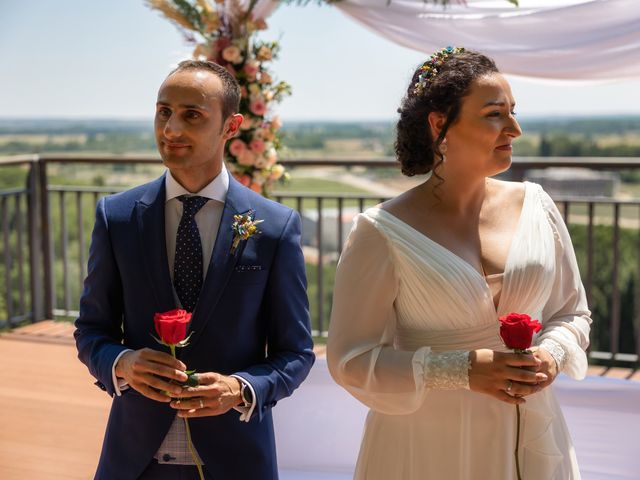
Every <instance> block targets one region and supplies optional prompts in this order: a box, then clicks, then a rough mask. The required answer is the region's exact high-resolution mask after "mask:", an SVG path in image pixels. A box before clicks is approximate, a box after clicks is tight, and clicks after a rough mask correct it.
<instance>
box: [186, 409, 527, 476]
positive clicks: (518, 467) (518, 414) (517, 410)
mask: <svg viewBox="0 0 640 480" xmlns="http://www.w3.org/2000/svg"><path fill="white" fill-rule="evenodd" d="M516 418H517V421H518V424H517V428H516V451H515V455H516V473H517V474H518V480H522V476H521V475H520V459H519V458H518V447H519V446H520V445H519V444H520V405H516ZM185 420H186V418H185Z"/></svg>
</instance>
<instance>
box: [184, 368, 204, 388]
mask: <svg viewBox="0 0 640 480" xmlns="http://www.w3.org/2000/svg"><path fill="white" fill-rule="evenodd" d="M184 373H186V374H187V376H188V377H189V378H187V381H186V382H183V383H182V386H183V387H184V388H186V387H197V386H198V385H200V384H199V383H198V377H196V371H195V370H187V371H186V372H184Z"/></svg>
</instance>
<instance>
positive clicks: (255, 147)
mask: <svg viewBox="0 0 640 480" xmlns="http://www.w3.org/2000/svg"><path fill="white" fill-rule="evenodd" d="M249 148H251V150H252V151H253V152H255V153H257V154H260V153H262V152H264V149H265V145H264V142H263V141H262V140H260V139H259V138H256V139H254V140H251V143H250V144H249Z"/></svg>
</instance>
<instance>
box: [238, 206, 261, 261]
mask: <svg viewBox="0 0 640 480" xmlns="http://www.w3.org/2000/svg"><path fill="white" fill-rule="evenodd" d="M253 214H254V211H253V210H249V211H248V212H247V213H240V214H237V215H234V216H233V220H234V222H233V225H231V230H232V231H233V243H232V244H231V254H232V255H233V254H234V252H235V251H236V249H237V248H238V245H240V242H243V241H245V240H249V239H250V238H251V237H253V236H254V235H255V234H256V233H260V231H259V230H258V227H257V225H258V224H259V223H262V222H264V220H255V219H254V218H253Z"/></svg>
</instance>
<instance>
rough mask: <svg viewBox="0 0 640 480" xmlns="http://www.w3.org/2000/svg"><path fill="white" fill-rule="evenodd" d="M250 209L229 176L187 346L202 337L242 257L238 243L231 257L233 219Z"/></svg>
mask: <svg viewBox="0 0 640 480" xmlns="http://www.w3.org/2000/svg"><path fill="white" fill-rule="evenodd" d="M250 208H251V205H250V203H249V198H248V196H247V192H246V190H245V189H244V187H242V186H241V185H240V183H238V182H237V181H236V180H235V179H234V178H233V176H232V175H230V174H229V190H228V192H227V198H226V201H225V204H224V209H223V211H222V219H221V220H220V226H219V227H218V235H217V237H216V242H215V245H214V247H213V253H212V254H211V261H210V262H209V267H208V269H207V275H206V277H205V280H204V284H203V285H202V290H201V291H200V297H199V298H198V304H197V305H196V309H195V311H194V313H193V318H192V320H191V330H192V331H193V332H194V335H193V338H192V340H191V342H190V346H193V345H195V343H196V342H197V341H198V340H199V339H200V337H201V336H200V335H198V333H200V332H203V331H204V330H205V327H206V325H207V323H208V322H209V320H211V318H213V314H212V312H213V311H214V309H215V308H216V305H217V304H218V302H219V300H220V297H221V296H222V293H223V291H224V289H225V287H226V285H227V282H228V281H229V278H230V276H231V273H232V272H233V269H234V267H235V265H236V262H237V261H238V259H239V258H240V257H241V256H242V251H243V250H244V246H245V244H246V243H247V242H240V245H238V248H237V249H236V250H235V252H233V253H231V244H232V243H233V232H232V230H231V225H232V224H233V222H234V219H233V216H234V215H236V214H238V213H245V212H246V211H247V210H250Z"/></svg>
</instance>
